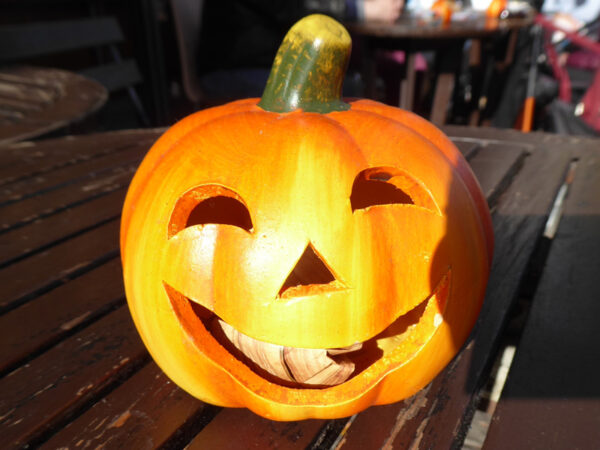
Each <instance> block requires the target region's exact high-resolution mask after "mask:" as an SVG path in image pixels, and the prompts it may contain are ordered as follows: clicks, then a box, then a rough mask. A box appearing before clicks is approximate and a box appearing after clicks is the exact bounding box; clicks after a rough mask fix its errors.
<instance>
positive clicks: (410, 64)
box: [398, 51, 417, 111]
mask: <svg viewBox="0 0 600 450" xmlns="http://www.w3.org/2000/svg"><path fill="white" fill-rule="evenodd" d="M416 60H417V54H416V53H413V52H409V51H406V58H405V65H406V69H405V76H404V79H403V80H402V81H401V82H400V101H399V103H398V104H399V105H400V108H402V109H407V110H409V111H412V109H413V106H414V102H415V81H416V78H417V72H416Z"/></svg>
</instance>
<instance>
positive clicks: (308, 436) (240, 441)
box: [187, 408, 326, 450]
mask: <svg viewBox="0 0 600 450" xmlns="http://www.w3.org/2000/svg"><path fill="white" fill-rule="evenodd" d="M325 423H326V421H324V420H315V419H312V420H303V421H300V422H274V421H272V420H268V419H264V418H262V417H259V416H257V415H256V414H254V413H252V412H250V411H248V410H247V409H232V408H229V409H224V410H223V411H221V412H220V413H219V414H217V416H216V417H215V418H214V419H213V420H212V421H211V422H210V423H209V424H208V425H207V426H206V427H205V428H203V429H202V431H201V432H200V433H199V434H198V435H197V436H196V437H195V438H194V439H193V440H192V441H191V442H190V444H189V446H188V447H187V448H188V449H189V450H201V449H209V448H214V449H217V448H218V449H219V450H221V449H222V450H229V449H230V450H238V449H240V448H248V446H249V445H250V443H251V445H252V446H253V447H254V448H260V449H281V450H284V449H301V448H306V447H307V446H308V445H309V444H310V443H311V442H312V441H313V439H314V438H315V436H316V435H317V434H318V432H319V431H320V430H321V428H322V427H323V426H324V425H325ZM232 424H235V426H234V429H233V430H235V431H233V430H232Z"/></svg>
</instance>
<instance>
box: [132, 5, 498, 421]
mask: <svg viewBox="0 0 600 450" xmlns="http://www.w3.org/2000/svg"><path fill="white" fill-rule="evenodd" d="M349 52H350V38H349V36H348V34H347V32H346V30H345V29H344V28H343V27H342V26H341V25H340V24H338V23H337V22H335V21H334V20H333V19H330V18H328V17H325V16H319V15H316V16H309V17H308V18H305V19H303V20H302V21H300V22H298V24H296V25H295V26H294V27H293V28H292V29H291V30H290V32H289V33H288V35H287V36H286V38H285V40H284V42H283V44H282V46H281V48H280V50H279V53H278V55H277V57H276V59H275V63H274V66H273V69H272V72H271V76H270V78H269V81H268V83H267V87H266V89H265V93H264V95H263V97H262V99H260V100H259V99H249V100H243V101H237V102H233V103H230V104H227V105H224V106H220V107H215V108H212V109H207V110H204V111H200V112H198V113H195V114H193V115H191V116H189V117H187V118H185V119H184V120H182V121H181V122H179V123H178V124H176V125H175V126H174V127H172V128H171V129H170V130H168V131H167V132H166V133H165V134H164V135H163V136H162V137H161V138H160V139H159V140H158V141H157V142H156V144H155V145H154V146H153V147H152V149H151V150H150V152H149V153H148V155H147V156H146V158H145V159H144V161H143V163H142V165H141V166H140V168H139V170H138V172H137V173H136V175H135V177H134V179H133V181H132V184H131V186H130V189H129V192H128V195H127V199H126V202H125V206H124V210H123V217H122V227H121V250H122V260H123V270H124V279H125V287H126V292H127V298H128V303H129V307H130V310H131V313H132V316H133V319H134V321H135V324H136V326H137V329H138V330H139V333H140V335H141V336H142V338H143V340H144V342H145V344H146V346H147V347H148V349H149V351H150V353H151V355H152V356H153V358H154V359H155V360H156V362H157V363H158V365H159V366H160V367H161V368H162V369H163V370H164V371H165V372H166V373H167V375H169V377H171V378H172V379H173V380H174V381H175V382H176V383H178V384H179V385H180V386H181V387H182V388H184V389H185V390H186V391H188V392H189V393H190V394H192V395H194V396H196V397H197V398H199V399H201V400H204V401H206V402H210V403H213V404H217V405H223V406H231V407H247V408H250V409H251V410H253V411H255V412H257V413H258V414H261V415H263V416H265V417H269V418H273V419H277V420H296V419H303V418H308V417H319V418H332V417H342V416H348V415H351V414H354V413H356V412H358V411H360V410H362V409H364V408H366V407H368V406H370V405H373V404H385V403H390V402H395V401H398V400H401V399H403V398H406V397H407V396H410V395H412V394H414V393H415V392H416V391H418V390H419V389H420V388H422V387H423V386H425V385H426V384H427V383H428V382H430V381H431V380H432V378H433V377H434V376H435V375H436V374H437V373H438V372H439V371H440V370H442V368H443V367H444V366H445V365H446V364H447V363H448V362H449V361H450V359H451V358H452V357H453V356H454V355H455V354H456V353H457V351H458V350H459V348H460V347H461V345H462V344H463V343H464V342H465V340H466V338H467V336H468V334H469V332H470V330H471V328H472V327H473V325H474V323H475V320H476V318H477V315H478V312H479V309H480V306H481V303H482V299H483V295H484V290H485V284H486V280H487V276H488V272H489V266H490V259H491V253H492V233H491V221H490V216H489V211H488V209H487V205H486V202H485V199H484V198H483V196H482V193H481V191H480V189H479V186H478V184H477V181H476V180H475V178H474V176H473V174H472V172H471V171H470V169H469V167H468V165H467V163H466V162H465V160H464V159H463V158H462V157H461V155H460V154H459V152H458V151H457V150H456V148H455V147H454V145H453V144H452V143H451V142H450V141H449V140H448V139H447V138H446V137H445V136H444V135H443V134H442V133H441V132H440V131H439V130H437V129H436V128H435V127H434V126H432V125H431V124H429V123H428V122H426V121H425V120H423V119H421V118H419V117H417V116H415V115H413V114H411V113H409V112H406V111H402V110H399V109H397V108H393V107H389V106H385V105H382V104H380V103H377V102H374V101H368V100H355V101H350V102H348V103H345V102H343V101H342V100H341V99H340V92H341V83H342V79H343V76H344V71H345V67H346V64H347V59H348V56H349Z"/></svg>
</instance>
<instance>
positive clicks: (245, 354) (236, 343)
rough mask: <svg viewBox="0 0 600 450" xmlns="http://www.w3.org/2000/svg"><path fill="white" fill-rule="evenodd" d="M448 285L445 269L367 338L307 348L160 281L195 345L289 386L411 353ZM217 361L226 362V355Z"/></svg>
mask: <svg viewBox="0 0 600 450" xmlns="http://www.w3.org/2000/svg"><path fill="white" fill-rule="evenodd" d="M449 285H450V270H449V271H448V272H447V273H446V275H444V276H443V277H442V279H441V280H440V282H439V283H438V285H437V286H436V288H435V289H434V291H433V293H432V294H431V295H430V296H429V297H428V298H426V299H425V300H423V301H422V302H420V303H419V304H418V305H417V306H416V307H414V308H413V309H411V310H410V311H408V312H407V313H406V314H403V315H401V316H400V317H398V318H397V319H396V320H395V321H394V322H392V323H391V324H390V325H389V326H388V327H387V328H385V329H384V330H383V331H381V332H380V333H379V334H377V335H376V336H374V337H372V338H370V339H368V340H366V341H363V342H357V343H355V344H353V345H351V346H349V347H345V348H325V349H308V348H297V347H288V346H282V345H275V344H271V343H268V342H263V341H259V340H257V339H254V338H251V337H249V336H247V335H245V334H243V333H242V332H240V331H239V330H236V329H235V328H234V327H232V326H231V325H229V324H227V323H226V322H224V321H223V320H222V319H220V318H219V317H218V316H217V315H216V314H214V313H213V312H212V311H210V310H208V309H207V308H205V307H203V306H201V305H199V304H198V303H196V302H194V301H192V300H190V299H188V298H187V297H185V296H184V295H183V294H181V293H179V292H178V291H177V290H175V289H174V288H172V287H170V286H169V285H168V284H166V283H164V286H165V290H166V292H167V295H168V297H169V299H170V301H171V304H172V306H173V309H174V311H175V313H176V315H177V317H178V319H179V321H180V322H181V324H182V327H183V329H184V330H185V331H186V333H187V334H188V335H189V336H190V337H192V340H193V341H194V343H195V344H196V346H197V347H198V349H199V350H200V351H202V352H203V353H205V354H208V353H210V348H211V347H212V345H213V344H216V343H218V344H219V345H220V346H221V347H223V348H224V349H226V350H227V352H228V353H229V354H230V355H233V356H234V357H235V358H236V359H237V360H238V361H241V362H242V363H243V364H244V365H245V366H247V367H248V368H250V369H251V370H252V371H253V372H254V373H256V374H257V375H259V376H260V377H262V378H264V379H267V380H268V381H270V382H274V383H277V384H280V385H283V386H287V387H294V388H299V387H300V388H301V387H310V388H318V387H330V386H335V385H338V384H341V383H344V382H345V381H347V380H349V379H351V378H354V377H356V376H361V375H362V374H363V373H364V372H366V371H367V370H368V369H369V368H371V367H374V366H375V365H376V363H377V362H378V361H380V360H381V359H382V358H383V357H384V356H385V357H388V359H392V360H395V359H397V358H396V356H399V357H400V356H401V359H403V360H409V359H411V358H412V357H413V356H414V355H415V354H416V353H417V352H418V350H419V349H420V348H421V347H423V346H424V345H425V344H426V343H427V342H428V341H429V340H430V339H431V337H432V336H433V335H434V334H435V332H436V330H437V329H438V328H439V327H440V325H441V324H442V323H443V320H444V319H443V315H444V311H445V308H446V303H447V299H448V293H449ZM200 335H201V336H200ZM207 340H212V342H207ZM209 356H210V355H209ZM221 363H222V365H224V366H226V365H227V363H226V362H225V361H221Z"/></svg>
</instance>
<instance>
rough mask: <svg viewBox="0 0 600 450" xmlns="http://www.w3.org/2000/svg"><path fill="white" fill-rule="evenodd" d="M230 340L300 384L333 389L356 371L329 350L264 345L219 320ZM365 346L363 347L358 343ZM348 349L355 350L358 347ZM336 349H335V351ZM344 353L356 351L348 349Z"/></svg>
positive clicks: (274, 371) (264, 366)
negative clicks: (334, 356)
mask: <svg viewBox="0 0 600 450" xmlns="http://www.w3.org/2000/svg"><path fill="white" fill-rule="evenodd" d="M216 322H217V323H218V325H219V327H220V328H221V330H222V331H223V333H224V334H225V336H226V337H227V339H228V340H229V341H230V342H231V343H232V344H233V345H234V346H235V347H236V348H237V349H238V350H239V351H241V352H242V353H243V354H244V355H245V356H246V357H248V358H249V359H250V360H251V361H252V362H254V363H255V364H256V365H258V366H259V367H260V368H261V369H263V370H266V371H267V372H269V373H270V374H272V375H275V376H276V377H278V378H280V379H282V380H285V381H291V382H296V383H301V384H310V385H322V386H323V385H324V386H334V385H336V384H340V383H343V382H344V381H346V380H347V379H348V378H350V376H351V375H352V373H353V372H354V363H353V362H352V361H350V359H348V358H346V357H338V358H332V356H333V355H331V354H330V353H329V350H326V349H320V348H314V349H313V348H296V347H286V346H283V345H276V344H270V343H268V342H261V341H258V340H256V339H253V338H251V337H250V336H246V335H245V334H243V333H240V332H239V331H238V330H236V329H235V328H233V327H232V326H231V325H229V324H228V323H226V322H224V321H223V320H221V319H218V318H217V320H216ZM359 345H360V346H362V344H359ZM348 348H353V349H356V348H357V347H356V344H355V345H353V346H350V347H347V349H348ZM334 350H335V349H334ZM337 350H338V351H339V350H342V352H348V351H354V350H346V349H337Z"/></svg>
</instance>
